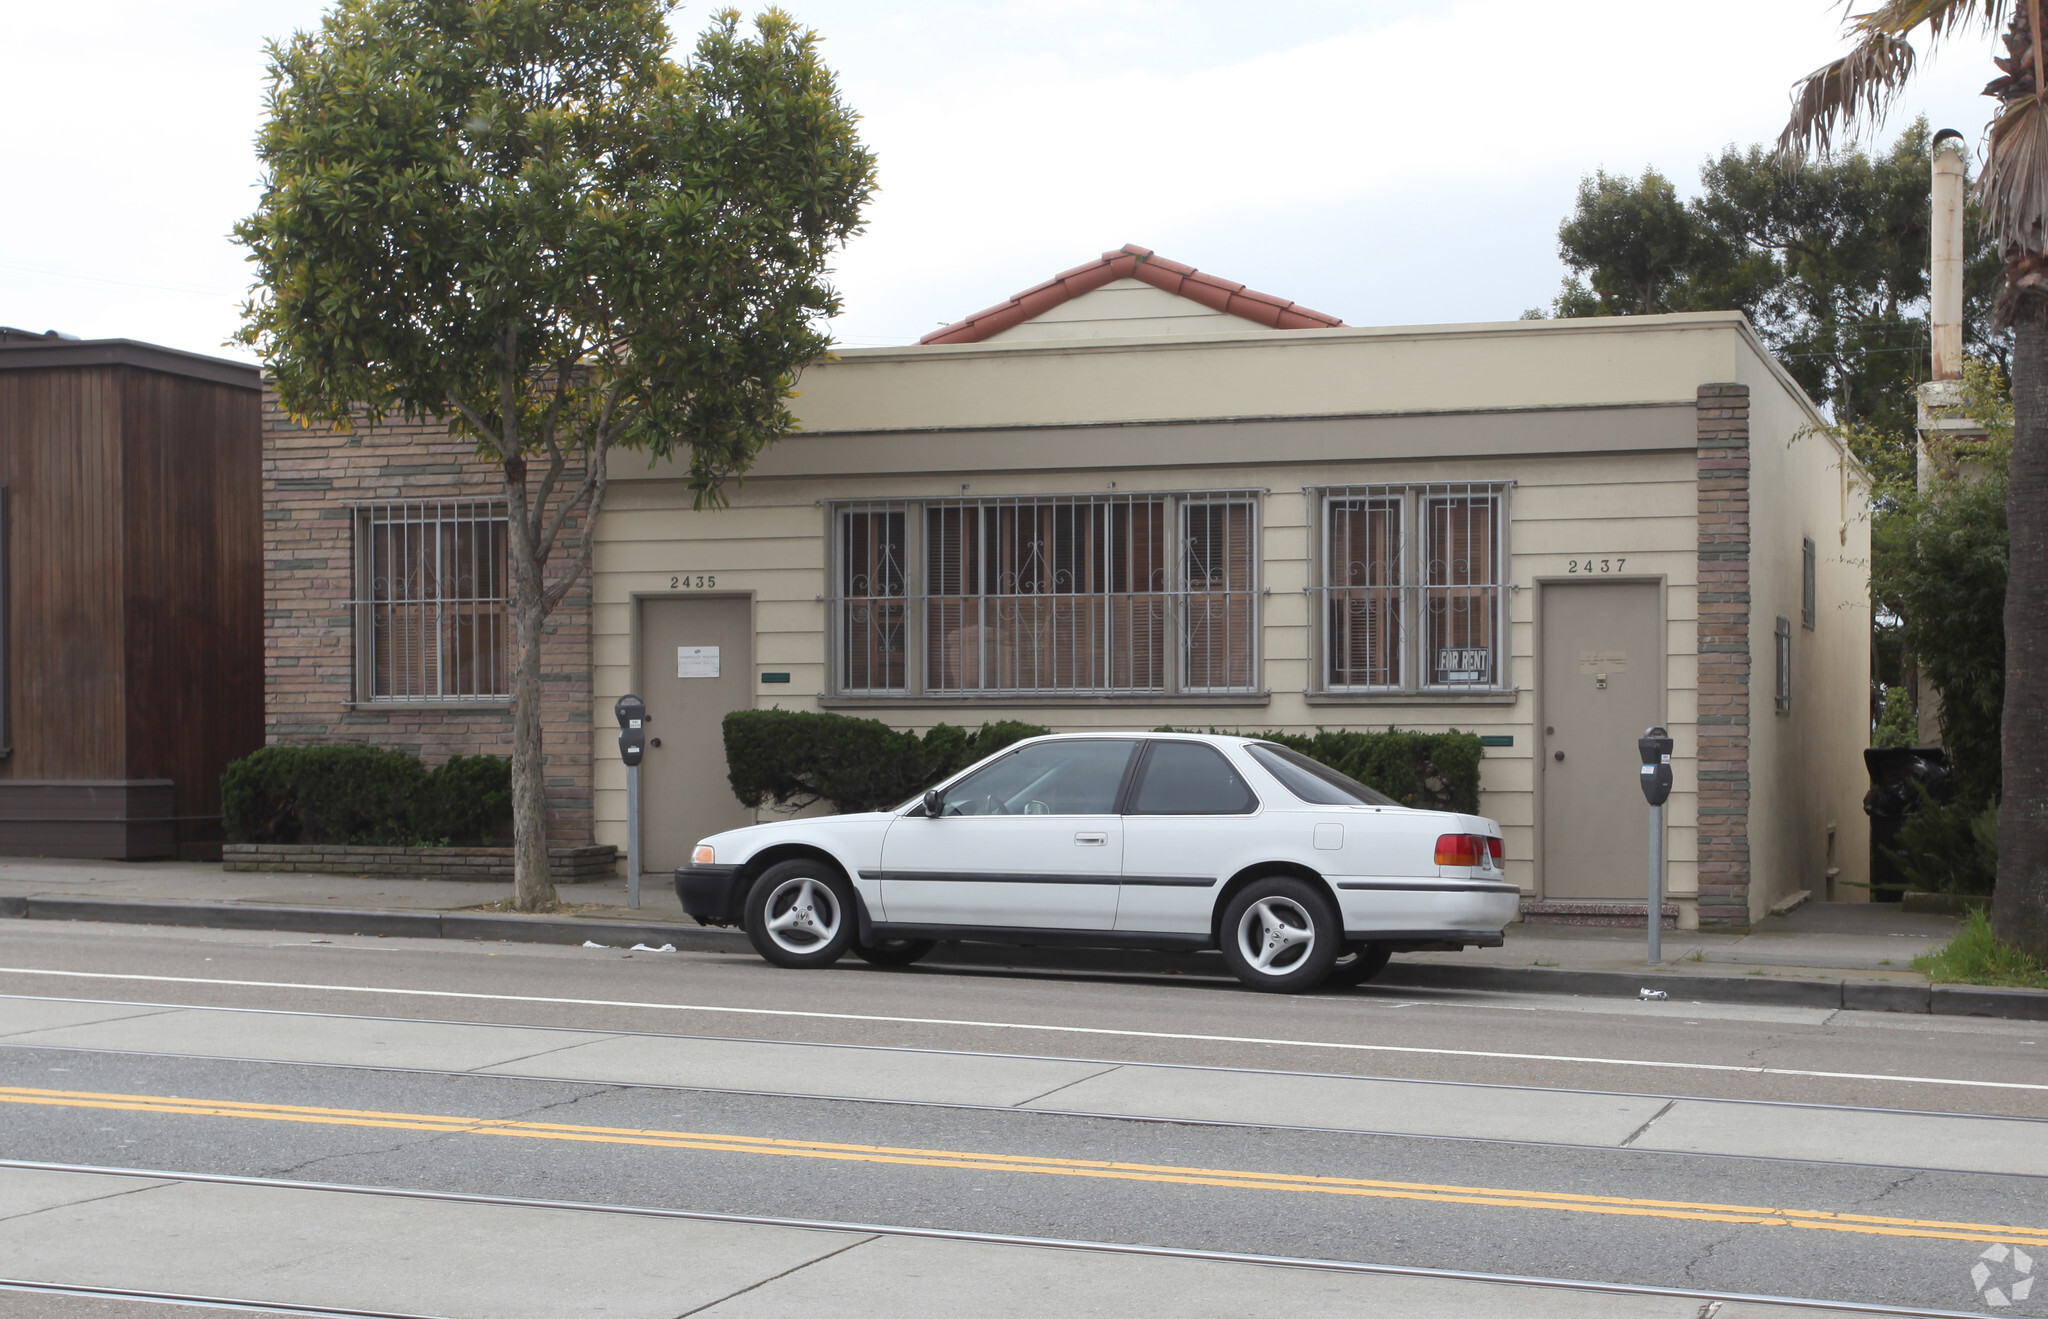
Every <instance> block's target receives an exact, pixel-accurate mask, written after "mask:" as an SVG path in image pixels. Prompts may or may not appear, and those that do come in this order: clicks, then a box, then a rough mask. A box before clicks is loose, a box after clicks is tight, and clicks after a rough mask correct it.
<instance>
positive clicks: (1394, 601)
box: [1310, 482, 1508, 691]
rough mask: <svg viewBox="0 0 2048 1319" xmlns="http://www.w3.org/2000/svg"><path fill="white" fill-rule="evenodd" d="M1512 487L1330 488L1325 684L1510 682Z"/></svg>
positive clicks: (1390, 687) (1406, 686) (1323, 616)
mask: <svg viewBox="0 0 2048 1319" xmlns="http://www.w3.org/2000/svg"><path fill="white" fill-rule="evenodd" d="M1507 489H1508V486H1507V483H1504V482H1486V483H1472V482H1457V483H1437V484H1428V485H1371V486H1340V487H1334V488H1329V489H1325V490H1323V491H1321V492H1320V493H1321V495H1322V499H1321V505H1320V507H1321V518H1322V562H1321V565H1320V572H1321V578H1322V581H1321V584H1320V585H1319V586H1315V587H1311V588H1310V590H1311V593H1312V594H1313V595H1316V596H1319V597H1320V607H1319V608H1318V610H1317V614H1318V616H1319V618H1320V620H1321V628H1322V636H1321V645H1322V652H1323V663H1322V675H1323V684H1324V685H1325V687H1326V688H1327V689H1329V690H1333V691H1414V690H1420V689H1430V688H1454V689H1455V688H1498V687H1500V686H1502V685H1504V682H1505V677H1506V655H1505V653H1504V648H1503V646H1502V640H1503V638H1504V637H1505V635H1506V617H1505V610H1506V592H1505V582H1506V567H1507V554H1506V544H1505V542H1506V494H1507Z"/></svg>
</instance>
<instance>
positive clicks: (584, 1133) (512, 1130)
mask: <svg viewBox="0 0 2048 1319" xmlns="http://www.w3.org/2000/svg"><path fill="white" fill-rule="evenodd" d="M0 1103H8V1104H29V1105H36V1106H41V1107H51V1108H93V1109H110V1110H114V1111H118V1112H127V1113H163V1114H170V1115H174V1116H179V1117H231V1118H246V1119H252V1120H255V1121H262V1122H295V1123H301V1124H305V1125H312V1126H336V1127H379V1128H384V1129H387V1130H395V1131H427V1132H439V1133H443V1134H448V1135H475V1136H518V1137H523V1138H525V1139H528V1140H562V1141H581V1142H585V1143H589V1144H598V1145H641V1146H651V1147H654V1148H656V1149H675V1150H707V1151H711V1152H714V1153H721V1154H765V1155H775V1156H778V1157H781V1158H791V1159H829V1160H834V1161H837V1162H843V1163H881V1164H896V1165H900V1166H905V1167H915V1168H950V1169H955V1170H958V1171H965V1172H1014V1173H1036V1174H1039V1175H1041V1176H1050V1177H1092V1178H1097V1179H1101V1180H1106V1181H1121V1182H1157V1183H1163V1184H1167V1185H1174V1186H1217V1187H1223V1188H1226V1189H1230V1190H1244V1191H1289V1192H1297V1193H1306V1194H1311V1195H1345V1196H1357V1197H1361V1198H1365V1199H1372V1200H1417V1201H1426V1202H1431V1203H1436V1204H1460V1205H1480V1206H1485V1207H1488V1208H1495V1209H1551V1210H1560V1211H1563V1212H1566V1213H1575V1214H1607V1215H1613V1216H1618V1217H1626V1218H1664V1219H1683V1220H1687V1221H1691V1222H1701V1223H1748V1224H1752V1225H1755V1226H1758V1227H1791V1228H1806V1229H1808V1230H1812V1231H1820V1232H1848V1233H1854V1234H1857V1235H1862V1236H1878V1237H1923V1238H1933V1239H1937V1240H1946V1241H1986V1242H2004V1243H2006V1244H2008V1245H2018V1246H2030V1247H2033V1248H2035V1249H2040V1250H2048V1228H2038V1227H2018V1226H2014V1225H2012V1224H2006V1223H1955V1222H1947V1221H1943V1220H1939V1219H1923V1218H1885V1217H1879V1216H1877V1215H1872V1214H1844V1213H1835V1212H1833V1211H1830V1210H1822V1209H1786V1208H1782V1207H1777V1206H1763V1205H1730V1204H1712V1203H1697V1202H1693V1201H1688V1200H1652V1199H1644V1198H1640V1197H1635V1196H1611V1195H1578V1194H1572V1193H1569V1192H1561V1191H1519V1190H1504V1189H1501V1188H1498V1187H1488V1186H1439V1185H1434V1184H1431V1183H1427V1182H1392V1181H1378V1180H1374V1179H1371V1178H1360V1177H1316V1176H1309V1175H1305V1174H1301V1173H1282V1172H1255V1171H1244V1170H1241V1169H1225V1168H1191V1167H1180V1166H1176V1165H1172V1164H1151V1163H1119V1162H1108V1161H1102V1160H1096V1159H1059V1158H1050V1157H1046V1156H1043V1155H1035V1154H986V1153H979V1152H974V1151H967V1150H929V1149H915V1148H903V1147H897V1146H890V1145H850V1144H842V1143H839V1142H836V1141H822V1140H789V1139H784V1138H778V1137H772V1136H730V1135H720V1134H713V1133H707V1132H696V1131H650V1130H642V1129H639V1128H634V1127H589V1126H575V1125H571V1124H569V1123H563V1122H526V1121H521V1120H517V1119H513V1118H473V1117H452V1116H446V1115H439V1114H432V1113H385V1112H378V1111H375V1110H367V1109H351V1108H311V1107H306V1106H304V1105H299V1104H255V1103H245V1102H243V1101H240V1100H233V1099H184V1098H180V1097H178V1096H175V1095H129V1094H101V1093H96V1092H93V1091H86V1090H34V1089H28V1088H25V1087H20V1086H0Z"/></svg>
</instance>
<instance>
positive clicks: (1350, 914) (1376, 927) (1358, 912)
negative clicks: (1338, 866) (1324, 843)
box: [1335, 879, 1522, 948]
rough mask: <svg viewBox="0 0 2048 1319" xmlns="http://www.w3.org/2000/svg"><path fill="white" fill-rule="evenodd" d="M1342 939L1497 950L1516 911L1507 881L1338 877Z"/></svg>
mask: <svg viewBox="0 0 2048 1319" xmlns="http://www.w3.org/2000/svg"><path fill="white" fill-rule="evenodd" d="M1335 887H1336V889H1337V901H1338V904H1339V905H1340V906H1341V907H1342V908H1343V911H1344V935H1345V937H1346V938H1347V939H1355V940H1364V941H1368V942H1372V943H1389V944H1394V945H1396V946H1397V947H1410V948H1419V947H1422V946H1429V947H1454V948H1472V947H1479V948H1497V947H1499V946H1500V944H1501V942H1502V931H1504V930H1505V929H1506V928H1507V927H1508V926H1509V925H1510V924H1511V923H1513V921H1514V919H1515V916H1516V915H1517V914H1518V913H1519V911H1520V910H1521V902H1522V893H1521V890H1520V889H1518V888H1516V887H1515V886H1514V885H1513V884H1499V883H1483V882H1463V881H1456V880H1435V879H1416V880H1392V879H1370V880H1367V879H1358V880H1347V879H1339V880H1337V881H1336V882H1335Z"/></svg>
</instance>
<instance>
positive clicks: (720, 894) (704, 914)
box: [676, 865, 746, 925]
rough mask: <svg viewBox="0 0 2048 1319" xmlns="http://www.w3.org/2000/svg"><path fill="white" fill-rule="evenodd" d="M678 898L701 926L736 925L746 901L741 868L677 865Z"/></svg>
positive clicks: (688, 914) (685, 909) (688, 913)
mask: <svg viewBox="0 0 2048 1319" xmlns="http://www.w3.org/2000/svg"><path fill="white" fill-rule="evenodd" d="M676 899H677V900H678V901H680V902H681V903H682V904H683V913H684V914H685V915H687V916H689V917H690V918H691V919H692V920H694V921H696V922H697V924H699V925H737V924H739V921H740V916H741V913H742V908H743V906H744V904H745V902H746V893H745V891H744V884H743V882H742V879H741V876H740V868H739V867H738V866H697V865H690V866H677V867H676Z"/></svg>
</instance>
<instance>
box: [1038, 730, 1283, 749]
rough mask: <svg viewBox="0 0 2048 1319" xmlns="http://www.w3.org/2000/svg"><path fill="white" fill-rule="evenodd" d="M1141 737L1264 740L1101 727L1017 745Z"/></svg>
mask: <svg viewBox="0 0 2048 1319" xmlns="http://www.w3.org/2000/svg"><path fill="white" fill-rule="evenodd" d="M1141 737H1153V738H1160V739H1172V740H1174V741H1179V742H1209V743H1212V744H1214V745H1217V746H1223V745H1230V746H1243V745H1245V744H1246V743H1249V742H1258V741H1262V740H1263V739H1261V738H1256V737H1245V736H1243V735H1241V734H1237V733H1183V732H1179V731H1177V730H1176V731H1173V732H1163V733H1162V732H1157V731H1154V730H1152V729H1149V728H1099V729H1090V730H1088V731H1086V732H1078V733H1041V734H1039V735H1038V736H1037V737H1027V738H1024V739H1023V740H1021V741H1019V742H1018V743H1017V744H1016V745H1018V746H1023V745H1024V744H1025V743H1027V742H1074V741H1088V740H1094V741H1100V740H1102V739H1104V738H1130V739H1137V738H1141Z"/></svg>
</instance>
